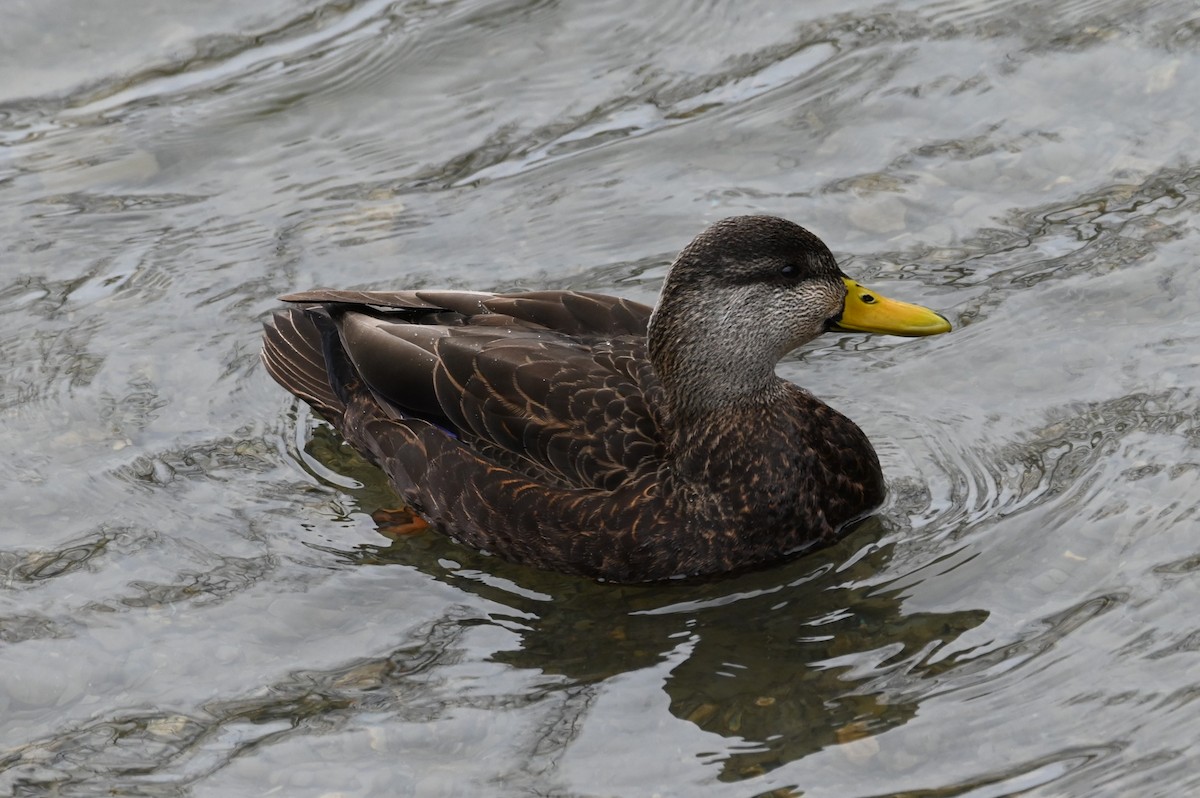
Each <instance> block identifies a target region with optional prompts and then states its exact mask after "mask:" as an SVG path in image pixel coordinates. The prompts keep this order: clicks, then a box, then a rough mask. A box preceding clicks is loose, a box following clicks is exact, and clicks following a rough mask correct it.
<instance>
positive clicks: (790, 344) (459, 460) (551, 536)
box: [262, 216, 951, 583]
mask: <svg viewBox="0 0 1200 798" xmlns="http://www.w3.org/2000/svg"><path fill="white" fill-rule="evenodd" d="M280 300H281V301H282V302H285V303H287V307H285V308H283V309H282V310H279V311H277V312H275V313H274V314H273V316H272V317H271V318H270V319H269V320H268V321H267V323H266V324H265V330H264V338H263V350H262V360H263V363H264V364H265V367H266V371H267V372H268V373H269V374H270V376H271V377H273V378H274V380H275V381H276V382H278V383H279V384H280V385H281V386H283V387H284V388H286V389H287V390H288V391H290V392H291V393H292V394H294V395H295V396H297V397H299V398H300V399H301V400H303V401H304V402H306V403H307V404H309V405H310V406H311V407H312V409H313V410H314V411H315V412H316V413H317V414H318V415H319V416H321V417H322V418H324V419H325V420H326V421H328V422H329V424H331V425H332V426H333V428H334V429H335V430H336V431H337V433H338V434H339V435H341V436H342V438H343V439H344V440H346V441H347V442H348V443H350V444H351V445H352V446H353V447H354V448H355V449H356V450H358V451H359V452H360V453H361V454H363V455H364V456H365V457H366V458H367V459H368V460H370V461H371V462H373V463H374V464H375V465H376V466H378V467H379V468H380V469H382V470H383V472H384V473H385V474H386V475H387V477H388V480H389V482H390V484H391V486H392V487H393V488H394V489H395V491H396V492H397V494H398V495H399V497H400V498H401V499H402V500H403V502H404V503H405V504H406V505H407V506H408V507H409V508H411V510H412V512H413V513H414V514H415V515H416V516H417V517H418V518H419V519H422V520H423V522H424V524H423V525H427V526H429V527H432V528H433V529H434V530H435V531H437V532H440V533H442V534H445V535H447V536H449V537H450V538H451V539H453V540H454V541H456V542H457V543H459V544H462V545H466V546H470V547H472V548H475V549H478V550H481V551H483V552H487V553H490V554H492V555H495V556H498V557H501V558H503V559H505V560H509V561H513V562H517V563H523V564H526V565H529V566H534V567H537V568H542V569H549V570H553V571H559V572H563V573H568V574H575V575H578V576H582V577H587V578H590V579H594V580H599V581H607V582H617V583H640V582H662V581H666V580H673V579H694V578H704V577H719V576H721V575H725V574H729V573H734V572H740V571H744V570H748V569H754V568H762V567H766V566H768V565H770V564H773V563H776V562H779V561H781V560H784V559H789V558H792V557H795V556H798V555H800V554H802V553H804V552H808V551H811V550H814V549H816V548H820V547H823V546H828V545H830V544H833V543H834V542H836V541H838V540H839V539H840V538H841V537H842V536H843V535H844V534H845V533H846V531H847V530H848V528H850V527H852V526H853V525H854V524H855V522H857V521H859V520H861V519H863V518H864V517H866V516H867V515H869V514H870V513H871V511H873V510H875V509H876V508H877V507H878V506H879V505H880V504H881V503H882V501H883V499H884V496H885V484H884V477H883V472H882V470H881V468H880V464H879V459H878V457H877V456H876V453H875V450H874V449H873V448H872V446H871V443H870V441H869V440H868V439H867V436H866V435H865V434H864V433H863V431H862V430H861V429H860V428H859V427H858V426H857V425H856V424H855V423H854V422H853V421H851V420H850V419H849V418H847V417H846V416H844V415H842V414H841V413H839V412H838V411H836V410H834V409H833V408H831V407H830V406H828V405H827V404H825V403H824V402H822V401H821V400H820V399H818V398H816V397H815V396H813V395H812V394H811V393H809V392H808V391H806V390H804V389H803V388H801V387H799V386H798V385H796V384H794V383H792V382H790V381H788V380H785V379H782V378H780V377H779V376H778V375H777V374H776V373H775V368H776V365H777V364H778V362H779V361H780V359H781V358H782V357H783V356H784V355H786V354H788V353H789V352H791V351H792V350H794V349H796V348H797V347H800V346H802V345H804V344H805V343H808V342H810V341H812V340H813V339H815V338H817V337H818V336H820V335H822V334H823V333H826V332H829V331H831V330H837V331H851V332H866V333H877V334H891V335H900V336H912V337H915V336H929V335H937V334H940V333H944V332H948V331H949V330H950V328H951V325H950V322H949V321H948V320H947V319H946V318H945V317H944V316H942V315H940V314H938V313H937V312H935V311H933V310H931V309H929V308H926V307H922V306H919V305H913V304H909V303H905V302H900V301H898V300H891V299H887V298H885V297H883V296H882V295H880V294H879V293H877V292H875V291H871V290H869V289H867V288H866V287H864V286H862V285H861V284H859V283H858V282H857V281H855V280H854V279H852V278H851V277H849V276H847V275H846V274H845V273H844V272H843V271H842V270H841V268H840V267H839V266H838V264H837V261H836V260H835V258H834V256H833V254H832V253H831V252H830V250H829V248H828V247H827V246H826V245H825V243H824V242H822V241H821V239H820V238H818V237H817V236H816V235H814V234H813V233H811V232H809V231H808V230H806V229H805V228H803V227H801V226H799V225H797V224H795V223H793V222H791V221H788V220H785V219H782V218H778V217H774V216H736V217H732V218H728V219H724V220H721V221H718V222H716V223H714V224H712V225H711V226H709V227H708V228H707V229H705V230H704V231H703V232H701V233H700V234H699V235H698V236H697V237H696V238H695V239H694V240H693V241H692V242H691V243H689V244H688V245H687V246H686V247H685V248H684V249H683V250H682V251H681V252H680V253H679V255H678V257H676V259H675V260H674V262H673V263H672V265H671V266H670V269H669V270H668V272H667V275H666V278H665V280H664V282H663V285H662V289H661V294H660V296H659V299H658V303H657V306H656V307H653V308H651V307H649V306H647V305H644V304H642V303H639V302H634V301H631V300H629V299H626V298H621V297H615V296H608V295H604V294H599V293H589V292H583V291H570V290H556V291H531V292H517V293H483V292H473V291H439V290H408V291H373V290H366V291H355V290H337V289H314V290H308V291H301V292H299V293H293V294H288V295H286V296H283V297H280Z"/></svg>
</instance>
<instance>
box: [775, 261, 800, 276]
mask: <svg viewBox="0 0 1200 798" xmlns="http://www.w3.org/2000/svg"><path fill="white" fill-rule="evenodd" d="M779 274H780V275H782V276H783V277H795V276H797V275H798V274H800V267H799V266H797V265H796V264H794V263H785V264H783V265H782V266H780V267H779Z"/></svg>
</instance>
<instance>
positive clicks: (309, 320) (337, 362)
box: [262, 308, 352, 425]
mask: <svg viewBox="0 0 1200 798" xmlns="http://www.w3.org/2000/svg"><path fill="white" fill-rule="evenodd" d="M263 328H264V335H263V349H262V360H263V365H264V366H266V369H267V373H268V374H270V375H271V377H272V378H273V379H274V380H275V381H276V382H277V383H279V384H280V385H282V386H283V387H284V388H286V389H288V390H289V391H291V392H292V393H294V394H295V395H296V396H298V397H300V398H301V399H303V400H304V401H305V402H308V403H309V404H310V405H312V407H313V409H315V410H316V411H317V412H318V413H320V414H321V415H322V416H324V417H325V419H326V420H328V421H330V422H333V423H334V424H335V425H336V424H337V422H338V421H339V420H340V419H341V418H342V416H343V415H344V413H345V412H346V401H347V396H348V394H347V386H346V385H345V384H344V383H343V382H342V381H341V380H340V379H338V378H339V377H340V376H342V375H341V373H340V372H342V371H343V370H344V369H346V368H351V369H352V366H350V364H349V363H347V362H346V360H347V359H346V356H345V353H344V351H343V350H342V348H341V342H340V340H339V339H338V334H337V327H336V325H335V324H334V322H333V319H332V318H330V316H329V314H328V313H327V312H324V311H323V310H322V309H320V308H303V309H302V308H292V309H288V310H281V311H278V312H276V313H275V314H274V315H273V316H272V318H271V319H270V320H269V321H267V323H266V324H264V325H263Z"/></svg>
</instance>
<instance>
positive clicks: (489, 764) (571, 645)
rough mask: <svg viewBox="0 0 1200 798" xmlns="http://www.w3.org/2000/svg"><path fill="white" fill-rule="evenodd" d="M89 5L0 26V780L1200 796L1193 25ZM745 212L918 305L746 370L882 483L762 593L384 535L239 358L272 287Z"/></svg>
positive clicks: (654, 266)
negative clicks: (833, 416)
mask: <svg viewBox="0 0 1200 798" xmlns="http://www.w3.org/2000/svg"><path fill="white" fill-rule="evenodd" d="M143 6H144V4H143ZM124 10H125V12H126V13H121V11H122V8H121V7H120V4H118V7H116V8H111V7H109V6H105V7H104V8H103V9H100V8H99V7H98V6H97V7H96V8H93V6H92V5H89V4H79V3H76V2H73V0H54V2H51V3H43V4H39V5H38V6H37V8H33V7H32V6H30V7H29V8H23V7H20V8H17V9H16V10H14V11H13V13H12V14H11V15H10V18H8V19H7V21H6V24H5V25H4V26H0V75H3V76H4V77H5V80H3V81H0V200H3V201H0V223H2V224H3V229H4V230H5V231H6V233H5V235H4V237H3V243H0V253H2V254H3V258H2V259H0V366H2V367H0V413H3V419H4V424H3V427H2V430H3V432H2V433H0V439H2V440H3V441H4V450H3V453H4V455H5V456H4V457H0V476H2V477H3V479H0V506H2V507H4V508H5V510H6V511H7V512H6V513H5V518H4V520H3V521H2V522H0V525H2V526H0V532H2V534H0V599H2V601H0V659H2V660H3V662H4V667H3V668H0V793H3V794H10V793H11V794H14V795H42V794H61V795H97V794H103V795H110V794H118V793H119V794H132V795H197V796H204V795H214V796H224V795H243V794H244V795H258V794H271V793H272V791H274V793H275V794H287V795H332V794H340V795H463V796H475V795H513V796H516V795H556V796H557V795H563V796H585V795H622V796H625V795H628V796H643V795H649V794H660V795H688V796H693V795H700V796H706V795H719V796H723V795H730V794H736V795H772V796H784V795H799V794H804V795H806V796H825V795H829V796H833V795H836V796H849V795H856V796H884V795H909V796H913V795H924V796H934V795H937V796H952V795H963V796H968V795H969V796H973V798H978V797H979V796H1001V795H1046V796H1050V795H1088V796H1091V795H1148V794H1163V795H1167V794H1169V795H1189V794H1193V793H1196V792H1198V791H1200V776H1198V775H1197V773H1196V770H1195V767H1194V764H1193V763H1194V762H1195V759H1196V756H1197V755H1198V753H1200V752H1198V751H1197V749H1196V743H1195V742H1194V741H1195V740H1196V739H1197V737H1198V732H1200V714H1198V713H1197V710H1196V706H1197V704H1196V702H1195V700H1194V699H1195V697H1196V694H1197V684H1200V660H1198V659H1197V650H1198V644H1197V630H1196V623H1195V620H1194V612H1193V611H1192V608H1193V607H1194V606H1195V605H1196V602H1197V601H1200V585H1198V583H1197V581H1196V575H1197V573H1198V572H1200V553H1198V550H1197V545H1196V542H1195V540H1194V538H1195V535H1194V534H1193V529H1194V526H1195V521H1196V513H1197V502H1196V496H1197V495H1200V456H1197V446H1198V445H1200V400H1198V398H1197V397H1198V393H1197V388H1198V386H1200V372H1198V368H1197V363H1198V361H1197V358H1196V354H1195V353H1196V351H1197V347H1198V345H1200V326H1198V322H1197V321H1196V318H1195V313H1194V312H1193V309H1194V308H1195V307H1196V304H1197V301H1198V297H1200V272H1197V270H1196V269H1195V268H1194V264H1195V262H1196V260H1197V257H1198V256H1200V246H1198V244H1197V241H1198V240H1200V237H1198V236H1197V228H1196V224H1195V221H1194V219H1195V217H1196V211H1197V209H1198V208H1200V169H1198V168H1197V165H1196V163H1195V157H1194V153H1195V152H1196V151H1197V150H1198V149H1200V141H1197V134H1196V131H1197V130H1200V119H1197V118H1195V117H1196V114H1197V113H1198V111H1197V109H1200V103H1197V102H1196V97H1195V96H1194V94H1195V90H1194V87H1195V86H1196V85H1197V81H1196V72H1197V69H1198V68H1200V64H1198V62H1197V60H1196V57H1195V55H1194V54H1195V51H1196V47H1195V45H1196V43H1197V41H1200V18H1198V17H1197V16H1196V10H1195V8H1194V4H1191V3H1184V2H1178V3H1175V2H1167V3H1156V4H1150V5H1147V4H1138V3H1130V2H1128V0H1086V1H1081V2H1071V3H1066V4H1062V3H1059V4H1053V5H1048V4H1037V3H1034V4H1032V5H1031V4H1024V5H1013V4H1007V3H996V2H989V1H988V0H968V1H965V2H950V3H944V2H911V3H909V2H905V3H899V4H883V5H879V4H871V3H867V2H862V3H853V4H849V5H846V4H841V5H839V6H837V7H836V8H834V7H832V6H825V5H821V4H815V5H814V4H782V3H776V2H772V1H771V0H752V1H751V2H742V3H731V2H724V1H723V0H706V1H705V2H693V1H692V0H686V1H684V0H670V2H664V3H660V4H657V5H655V6H654V9H653V10H652V11H645V13H640V12H639V13H638V14H636V15H631V14H629V11H628V7H627V5H626V4H621V3H616V2H592V3H573V4H572V3H562V2H546V1H545V0H538V1H536V2H509V1H508V0H504V1H502V2H491V1H490V0H452V1H451V2H441V3H433V4H430V3H420V2H403V1H402V0H401V1H396V0H363V1H362V2H338V3H325V2H322V0H272V1H271V2H269V3H265V4H257V5H254V6H251V5H247V4H244V3H232V2H226V0H219V1H218V2H216V3H210V4H201V5H195V4H190V5H189V4H183V3H159V4H155V5H153V7H150V6H146V7H142V6H139V7H138V8H137V9H136V10H134V9H132V8H129V9H124ZM130 12H133V13H136V14H137V15H138V16H137V19H138V20H139V24H138V25H128V24H127V23H126V22H124V21H123V20H126V19H128V18H129V13H130ZM63 53H70V54H71V57H70V58H67V57H64V56H63V55H62V54H63ZM744 212H769V213H775V214H779V215H783V216H787V217H790V218H794V219H796V220H797V221H800V222H801V223H804V224H805V225H806V226H809V227H811V228H812V229H814V230H816V231H817V232H819V233H820V234H821V235H822V236H823V237H824V238H825V239H826V240H828V241H829V242H830V243H831V244H833V245H834V247H835V249H838V250H840V253H839V257H840V258H841V260H842V261H843V263H844V264H845V268H846V270H847V271H848V272H850V273H852V274H854V275H856V276H858V277H860V278H862V279H864V280H870V281H871V282H872V284H875V285H878V286H879V288H880V290H884V291H886V290H887V287H888V284H889V283H891V282H893V281H895V282H903V283H904V285H903V290H900V288H896V290H895V293H896V294H903V295H904V296H906V297H908V298H911V299H912V300H914V301H917V302H921V303H923V304H928V305H932V306H934V307H938V308H941V309H944V310H945V311H946V312H947V313H948V314H949V315H950V317H951V318H952V319H953V320H954V321H955V323H956V331H955V333H954V334H953V335H950V336H942V337H940V338H937V339H932V340H928V341H920V342H912V341H898V340H894V339H886V338H877V337H871V336H862V335H849V334H838V335H828V336H825V337H824V339H822V340H821V341H820V342H817V344H816V345H814V346H812V347H810V348H808V349H807V350H806V351H805V352H803V353H800V354H797V355H793V356H791V357H789V358H788V359H786V360H785V362H784V363H783V364H782V365H781V367H780V372H781V374H783V375H784V376H786V377H788V378H790V379H794V380H796V381H797V382H799V383H800V384H802V385H804V386H805V387H807V388H809V389H811V390H812V391H814V393H816V394H818V395H819V396H822V397H826V398H828V400H829V401H830V403H831V404H833V405H834V406H836V407H837V408H838V409H840V410H843V411H844V412H846V413H847V414H848V415H850V416H851V417H852V418H854V419H855V420H856V421H858V422H859V423H860V424H861V425H862V426H863V427H864V429H865V430H866V431H867V433H868V435H869V436H870V437H871V438H872V440H873V441H875V443H876V446H877V448H878V450H879V453H880V457H881V460H882V462H883V465H884V469H885V471H886V473H887V475H888V479H889V484H890V496H889V499H888V503H887V504H886V505H885V506H884V507H883V508H882V510H881V511H880V512H879V513H878V514H877V515H876V516H875V517H874V518H872V519H869V520H868V521H867V522H865V523H864V524H862V525H861V526H860V527H859V528H858V529H856V530H855V531H854V533H853V534H851V535H850V536H849V537H848V538H847V539H846V540H844V541H843V542H842V543H841V544H839V545H838V546H836V547H834V548H832V549H829V550H827V551H823V552H819V553H817V554H814V555H811V556H808V557H805V558H802V559H800V560H797V561H794V562H791V563H788V564H785V565H783V566H781V567H778V568H772V569H768V570H765V571H762V572H758V573H750V574H744V575H740V576H737V577H735V578H731V579H728V580H723V581H717V582H713V583H707V584H680V585H671V586H657V587H646V586H642V587H613V586H608V585H600V584H594V583H591V582H586V581H581V580H577V579H571V578H567V577H562V576H557V575H553V574H543V573H539V572H534V571H530V570H528V569H523V568H519V567H517V566H512V565H509V564H506V563H501V562H497V561H496V560H495V559H494V558H490V557H487V556H484V555H480V554H477V553H475V552H471V551H467V550H464V549H461V548H459V547H457V546H455V545H453V544H452V543H450V542H448V541H446V540H445V539H443V538H441V537H438V536H436V535H432V534H415V535H400V536H396V537H394V539H391V540H389V539H388V538H386V537H383V536H381V534H380V532H384V533H388V534H394V533H395V532H396V531H397V529H396V526H395V523H394V522H395V518H394V517H392V516H389V514H388V513H387V512H384V511H386V510H388V509H389V508H392V507H393V506H394V502H395V497H394V496H393V494H392V493H391V491H390V490H389V489H388V488H387V486H386V483H385V482H384V480H383V479H382V477H381V475H380V474H379V473H378V472H377V471H376V470H375V469H373V468H372V467H370V466H369V465H368V464H366V463H365V462H363V461H362V460H361V459H360V458H358V457H357V456H356V455H354V454H353V453H352V452H350V451H349V450H348V449H347V447H345V446H344V445H343V444H342V443H341V442H340V441H338V440H337V439H336V438H335V437H334V436H332V434H331V433H330V432H329V430H328V429H327V428H326V427H325V426H324V425H321V424H316V423H314V422H313V421H312V419H311V418H310V416H309V415H308V414H307V411H306V410H304V409H303V408H297V407H296V406H295V405H294V404H292V403H291V402H290V401H289V398H288V397H287V396H286V395H284V394H282V393H281V392H280V391H279V390H277V389H276V387H275V386H274V385H273V384H272V383H271V382H270V381H269V380H268V379H267V378H266V377H265V376H264V375H263V373H262V371H261V369H260V367H259V365H258V355H257V350H258V337H259V326H258V325H259V322H260V320H261V319H262V318H264V317H265V316H266V314H267V313H268V312H270V310H272V309H273V308H274V307H275V306H276V301H275V299H274V297H275V296H276V295H278V294H281V293H285V292H287V291H290V290H296V289H300V288H307V287H311V286H313V285H334V286H363V287H378V288H384V287H391V288H399V287H423V286H438V287H446V286H450V287H469V288H478V289H505V288H534V287H552V288H578V289H586V290H597V291H605V292H617V293H621V294H624V295H627V296H630V297H633V298H636V299H639V300H641V301H650V300H651V299H652V297H653V296H654V293H655V291H656V290H657V287H658V284H659V282H660V281H661V279H662V277H663V274H664V272H665V268H666V265H667V263H669V261H670V259H671V257H672V256H673V253H674V252H675V251H676V250H677V249H678V248H679V247H680V246H681V245H682V244H683V243H685V242H686V241H688V240H690V238H691V237H692V236H693V235H694V234H695V233H696V232H697V231H698V230H699V229H700V228H701V227H703V226H704V225H705V224H706V223H708V222H711V221H713V220H715V219H717V218H720V217H722V216H727V215H732V214H735V213H744ZM374 518H379V519H381V521H384V520H387V521H388V522H387V523H378V522H376V521H375V520H374ZM388 519H390V520H388Z"/></svg>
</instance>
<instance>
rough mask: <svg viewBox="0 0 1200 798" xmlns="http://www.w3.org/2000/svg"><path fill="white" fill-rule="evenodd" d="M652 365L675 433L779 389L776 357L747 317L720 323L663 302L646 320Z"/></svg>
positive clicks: (761, 400)
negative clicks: (664, 395) (664, 396)
mask: <svg viewBox="0 0 1200 798" xmlns="http://www.w3.org/2000/svg"><path fill="white" fill-rule="evenodd" d="M648 348H649V356H650V362H651V364H652V365H653V366H654V370H655V372H656V373H657V375H658V379H659V382H660V383H661V384H662V386H663V389H664V391H665V393H666V398H667V404H668V408H669V410H670V419H671V426H672V427H673V428H674V432H675V434H680V433H681V432H682V433H683V434H687V433H686V428H687V427H689V426H691V425H694V424H698V423H703V422H704V421H705V420H706V419H709V418H712V417H713V416H719V415H721V414H725V413H728V412H730V411H731V410H735V409H740V408H752V407H753V406H756V405H759V406H761V405H762V404H764V403H767V402H770V401H772V400H773V399H774V398H776V397H777V396H778V394H779V393H780V392H781V390H782V388H781V385H780V380H779V378H778V377H777V376H776V375H775V364H776V362H778V357H776V356H775V354H774V352H773V348H772V347H771V346H770V345H769V343H768V344H765V345H764V341H763V331H762V330H761V329H755V325H754V324H753V319H752V318H748V317H747V315H746V314H740V313H730V314H728V315H727V317H726V318H724V319H722V320H721V323H719V324H714V323H712V320H711V319H704V318H699V317H697V316H696V315H695V314H694V312H693V311H692V310H691V308H690V307H689V306H687V305H686V304H685V303H671V302H669V301H668V302H666V303H664V304H662V305H660V306H659V307H658V308H657V309H656V310H655V312H654V315H653V316H652V317H651V319H650V329H649V338H648Z"/></svg>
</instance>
